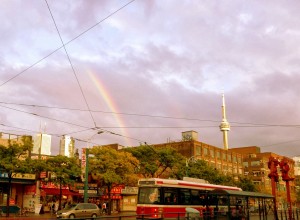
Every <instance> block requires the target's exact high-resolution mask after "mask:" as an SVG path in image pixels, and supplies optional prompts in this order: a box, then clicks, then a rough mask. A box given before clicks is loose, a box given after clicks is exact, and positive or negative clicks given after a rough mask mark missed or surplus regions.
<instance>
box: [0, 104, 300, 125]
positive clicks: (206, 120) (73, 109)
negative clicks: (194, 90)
mask: <svg viewBox="0 0 300 220" xmlns="http://www.w3.org/2000/svg"><path fill="white" fill-rule="evenodd" d="M0 103H2V104H6V105H17V106H27V107H34V108H49V109H60V110H70V111H79V112H88V111H91V112H94V113H105V114H117V115H125V116H137V117H150V118H162V119H174V120H188V121H201V122H214V123H219V122H220V121H218V120H211V119H199V118H186V117H174V116H163V115H149V114H138V113H124V112H112V111H102V110H93V109H90V110H86V109H79V108H67V107H56V106H46V105H35V104H24V103H14V102H3V101H0ZM0 106H1V105H0ZM230 124H236V125H231V127H241V128H242V127H295V128H300V125H299V124H266V123H253V122H237V121H231V122H230ZM189 127H190V126H189ZM196 127H199V126H196ZM107 128H108V127H107ZM113 128H130V127H113ZM178 128H180V127H178Z"/></svg>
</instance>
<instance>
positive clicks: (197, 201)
mask: <svg viewBox="0 0 300 220" xmlns="http://www.w3.org/2000/svg"><path fill="white" fill-rule="evenodd" d="M205 201H206V197H205V191H201V190H196V189H192V190H191V204H192V205H205Z"/></svg>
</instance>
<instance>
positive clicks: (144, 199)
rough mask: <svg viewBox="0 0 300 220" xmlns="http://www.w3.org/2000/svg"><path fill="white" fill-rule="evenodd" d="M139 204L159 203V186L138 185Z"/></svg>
mask: <svg viewBox="0 0 300 220" xmlns="http://www.w3.org/2000/svg"><path fill="white" fill-rule="evenodd" d="M138 203H139V204H157V203H160V188H157V187H140V188H139V193H138Z"/></svg>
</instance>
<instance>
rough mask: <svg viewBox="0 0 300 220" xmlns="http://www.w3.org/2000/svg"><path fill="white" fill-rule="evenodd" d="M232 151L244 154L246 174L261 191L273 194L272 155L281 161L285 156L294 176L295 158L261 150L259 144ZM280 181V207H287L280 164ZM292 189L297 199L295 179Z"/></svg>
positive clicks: (291, 174)
mask: <svg viewBox="0 0 300 220" xmlns="http://www.w3.org/2000/svg"><path fill="white" fill-rule="evenodd" d="M229 151H230V152H236V153H240V154H242V155H243V167H244V175H245V176H249V177H250V178H251V179H252V180H253V182H254V183H255V184H256V185H257V187H258V189H259V191H260V192H264V193H269V194H272V188H271V179H270V178H269V177H268V174H269V173H270V170H269V168H268V161H269V158H270V157H271V156H272V157H274V158H277V159H278V160H279V161H280V160H282V159H283V158H285V159H286V160H287V161H288V164H289V166H290V171H289V176H291V177H294V176H295V175H294V166H295V162H294V160H293V159H290V158H287V157H284V156H281V155H278V154H275V153H272V152H263V153H262V152H261V150H260V148H259V147H257V146H250V147H239V148H231V149H229ZM277 169H278V174H279V176H280V178H279V182H278V183H277V184H276V186H277V189H276V192H277V201H278V207H279V208H285V207H286V205H287V204H286V202H285V201H286V183H285V182H284V181H282V179H281V171H280V167H279V166H278V168H277ZM290 190H291V198H292V201H293V202H295V200H296V193H295V181H290Z"/></svg>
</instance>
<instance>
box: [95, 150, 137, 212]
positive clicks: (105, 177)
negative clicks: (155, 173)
mask: <svg viewBox="0 0 300 220" xmlns="http://www.w3.org/2000/svg"><path fill="white" fill-rule="evenodd" d="M90 154H92V155H94V156H93V157H91V158H90V159H89V162H90V163H89V164H90V165H89V172H90V173H91V174H92V175H93V177H95V178H96V180H97V181H98V183H99V184H101V186H102V187H106V188H107V192H108V198H109V201H108V203H109V207H108V213H109V214H111V199H110V197H111V196H110V192H111V189H112V188H113V187H114V186H115V185H118V184H125V185H127V186H135V185H136V184H137V180H138V176H137V175H135V173H136V170H137V167H138V165H139V161H138V160H137V159H136V158H135V157H133V156H132V154H130V153H128V152H125V151H117V150H115V149H113V148H110V147H101V146H97V147H94V148H92V149H91V150H90Z"/></svg>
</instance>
